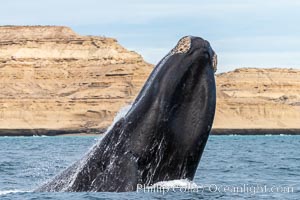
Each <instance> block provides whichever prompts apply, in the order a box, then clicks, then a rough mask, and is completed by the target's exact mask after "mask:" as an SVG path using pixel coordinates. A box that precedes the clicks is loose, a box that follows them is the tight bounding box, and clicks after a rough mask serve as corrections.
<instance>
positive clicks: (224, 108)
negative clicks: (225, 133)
mask: <svg viewBox="0 0 300 200" xmlns="http://www.w3.org/2000/svg"><path fill="white" fill-rule="evenodd" d="M217 88H218V92H217V97H218V98H217V112H216V118H215V123H214V127H215V128H229V129H243V128H246V129H247V128H248V129H253V128H264V129H299V128H300V70H295V69H254V68H244V69H237V70H235V71H232V72H228V73H223V74H219V75H217Z"/></svg>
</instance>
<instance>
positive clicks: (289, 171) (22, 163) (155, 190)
mask: <svg viewBox="0 0 300 200" xmlns="http://www.w3.org/2000/svg"><path fill="white" fill-rule="evenodd" d="M99 139H100V137H95V136H93V137H92V136H59V137H0V199H1V200H5V199H22V200H23V199H72V200H73V199H74V200H76V199H300V136H289V135H278V136H263V135H262V136H235V135H233V136H210V138H209V141H208V143H207V146H206V148H205V151H204V153H203V156H202V159H201V162H200V165H199V167H198V169H197V172H196V175H195V179H194V181H193V182H189V181H187V180H176V181H170V182H163V183H159V184H158V185H157V187H156V186H155V187H152V188H140V189H138V190H137V191H136V192H126V193H108V192H106V193H94V192H80V193H62V192H58V193H37V192H31V191H32V190H34V189H35V188H37V187H38V186H39V185H41V184H42V183H44V182H46V181H47V180H49V179H51V178H52V177H53V176H55V175H56V174H58V173H59V172H60V171H62V170H63V169H65V168H66V167H68V166H69V165H70V164H72V163H73V162H75V161H76V160H78V159H80V158H81V157H82V156H83V155H84V154H85V153H86V152H87V151H88V150H89V148H90V147H91V146H92V145H93V144H94V143H96V142H97V141H98V140H99Z"/></svg>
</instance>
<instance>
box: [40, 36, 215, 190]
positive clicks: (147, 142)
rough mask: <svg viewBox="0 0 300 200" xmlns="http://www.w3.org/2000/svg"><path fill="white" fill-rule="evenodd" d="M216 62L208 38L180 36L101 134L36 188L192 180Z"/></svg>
mask: <svg viewBox="0 0 300 200" xmlns="http://www.w3.org/2000/svg"><path fill="white" fill-rule="evenodd" d="M216 66H217V56H216V54H215V52H214V51H213V49H212V48H211V46H210V44H209V42H207V41H206V40H204V39H202V38H200V37H193V36H186V37H183V38H181V39H180V40H179V42H178V43H177V45H176V46H175V47H174V48H173V49H172V50H171V51H170V52H169V53H168V54H167V55H166V56H165V57H164V58H163V59H162V60H161V61H160V62H159V63H158V64H157V65H156V67H155V68H154V70H153V72H152V73H151V74H150V76H149V78H148V80H147V81H146V83H145V85H144V87H143V88H142V90H141V91H140V93H139V95H138V96H137V97H136V99H135V101H134V102H133V104H132V106H131V108H130V109H129V110H128V112H127V113H126V114H125V115H124V116H123V117H122V118H120V119H119V120H118V121H117V122H116V123H115V124H113V126H112V128H110V129H109V130H108V131H107V133H106V134H105V136H104V137H103V139H102V140H101V141H99V142H98V143H97V144H95V145H94V146H93V148H92V149H91V150H90V151H89V152H88V153H87V154H86V155H85V156H84V157H83V158H82V159H81V160H79V161H78V162H76V163H74V164H73V165H71V166H70V167H69V168H67V169H66V170H65V171H63V172H62V173H61V174H59V175H58V176H56V177H55V178H54V179H53V180H51V181H50V182H48V183H46V184H44V185H42V186H41V187H40V188H38V189H37V190H36V191H38V192H52V191H53V192H58V191H70V192H81V191H94V192H104V191H105V192H125V191H135V190H136V189H137V185H138V184H141V185H144V186H151V185H153V184H154V183H156V182H160V181H169V180H175V179H188V180H193V178H194V175H195V172H196V169H197V166H198V163H199V161H200V158H201V155H202V153H203V150H204V148H205V145H206V142H207V139H208V136H209V133H210V130H211V127H212V124H213V119H214V114H215V106H216V86H215V76H214V72H215V71H216Z"/></svg>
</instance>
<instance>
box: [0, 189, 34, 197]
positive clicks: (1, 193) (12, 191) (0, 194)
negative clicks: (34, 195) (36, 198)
mask: <svg viewBox="0 0 300 200" xmlns="http://www.w3.org/2000/svg"><path fill="white" fill-rule="evenodd" d="M18 192H29V191H22V190H2V191H1V190H0V196H2V195H6V194H10V193H18Z"/></svg>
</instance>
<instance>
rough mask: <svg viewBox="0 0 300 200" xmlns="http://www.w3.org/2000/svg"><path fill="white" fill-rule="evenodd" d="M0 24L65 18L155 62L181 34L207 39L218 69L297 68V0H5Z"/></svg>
mask: <svg viewBox="0 0 300 200" xmlns="http://www.w3.org/2000/svg"><path fill="white" fill-rule="evenodd" d="M0 24H1V25H65V26H70V27H71V28H73V29H74V30H75V31H76V32H78V33H80V34H82V35H104V36H108V37H114V38H117V39H118V40H119V42H120V43H121V44H122V45H123V46H125V47H126V48H128V49H130V50H135V51H137V52H138V53H140V54H142V56H143V57H144V58H145V60H146V61H148V62H150V63H153V64H156V63H157V62H158V61H159V60H160V58H162V57H163V56H164V55H165V54H166V53H168V51H169V50H170V49H171V48H172V47H173V46H174V45H175V44H176V42H177V41H178V39H179V38H181V37H182V36H185V35H196V36H201V37H203V38H205V39H207V40H209V41H210V43H211V45H212V47H213V48H214V49H215V51H216V52H217V54H218V58H219V67H218V69H219V70H218V71H219V72H223V71H228V70H232V69H234V68H237V67H293V68H298V69H300V1H298V0H273V1H271V0H207V1H203V0H164V1H163V0H151V1H150V0H148V1H146V0H126V1H125V0H105V1H102V0H84V1H83V0H81V1H78V0H51V1H41V0H10V1H5V2H2V3H1V12H0Z"/></svg>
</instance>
